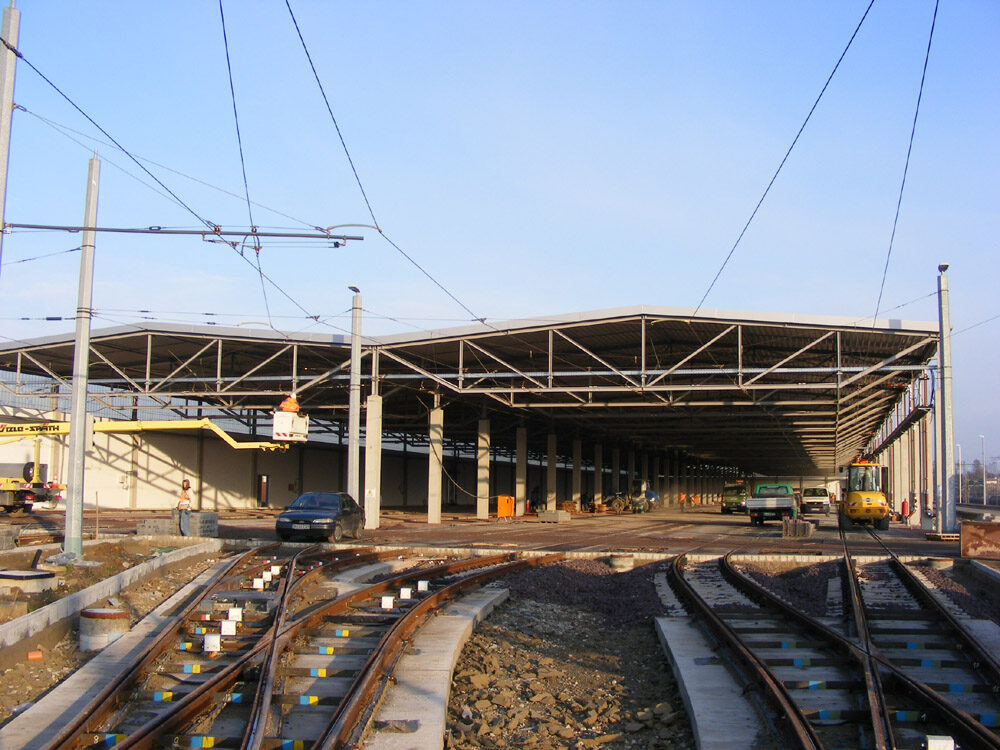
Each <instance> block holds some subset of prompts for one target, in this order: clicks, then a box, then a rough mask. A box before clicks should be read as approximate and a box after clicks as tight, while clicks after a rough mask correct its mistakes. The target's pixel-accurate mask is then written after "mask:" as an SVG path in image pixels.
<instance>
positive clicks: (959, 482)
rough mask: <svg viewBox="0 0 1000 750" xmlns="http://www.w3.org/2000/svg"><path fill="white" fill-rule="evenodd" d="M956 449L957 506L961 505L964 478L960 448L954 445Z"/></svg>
mask: <svg viewBox="0 0 1000 750" xmlns="http://www.w3.org/2000/svg"><path fill="white" fill-rule="evenodd" d="M955 447H956V448H958V504H959V505H961V504H962V479H964V478H965V467H964V466H962V446H961V445H956V446H955Z"/></svg>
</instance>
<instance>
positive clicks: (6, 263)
mask: <svg viewBox="0 0 1000 750" xmlns="http://www.w3.org/2000/svg"><path fill="white" fill-rule="evenodd" d="M80 249H81V248H79V247H71V248H70V249H69V250H59V251H57V252H54V253H45V254H44V255H35V256H33V257H31V258H20V259H19V260H5V261H4V262H3V263H0V265H4V266H16V265H17V264H18V263H28V262H30V261H33V260H41V259H42V258H52V257H55V256H56V255H66V253H75V252H79V251H80Z"/></svg>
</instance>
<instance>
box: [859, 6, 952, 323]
mask: <svg viewBox="0 0 1000 750" xmlns="http://www.w3.org/2000/svg"><path fill="white" fill-rule="evenodd" d="M938 2H939V0H935V2H934V15H933V17H932V18H931V32H930V34H929V35H928V37H927V51H926V52H925V53H924V69H923V72H922V73H921V74H920V89H919V90H918V91H917V106H916V109H915V110H914V111H913V125H912V127H911V128H910V145H909V146H907V147H906V163H905V164H904V165H903V180H902V182H901V183H900V185H899V198H898V199H897V200H896V216H895V217H894V218H893V220H892V234H890V235H889V250H888V252H886V254H885V268H883V269H882V283H881V284H880V285H879V288H878V301H877V302H876V303H875V314H874V315H872V321H873V322H872V326H873V327H874V325H875V323H874V319H875V318H877V317H878V308H879V305H881V304H882V293H883V292H884V291H885V279H886V276H888V275H889V258H891V257H892V245H893V242H894V241H895V239H896V225H897V224H898V223H899V209H900V206H902V205H903V189H904V188H905V187H906V173H907V172H908V171H909V169H910V154H911V153H912V152H913V136H914V134H915V133H916V132H917V116H918V115H919V114H920V100H921V98H923V95H924V81H925V80H926V78H927V62H928V61H929V60H930V57H931V42H932V41H933V40H934V25H935V24H936V23H937V13H938Z"/></svg>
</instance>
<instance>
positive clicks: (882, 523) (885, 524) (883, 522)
mask: <svg viewBox="0 0 1000 750" xmlns="http://www.w3.org/2000/svg"><path fill="white" fill-rule="evenodd" d="M875 528H876V529H878V530H879V531H888V530H889V516H885V517H884V518H880V519H878V520H877V521H876V522H875Z"/></svg>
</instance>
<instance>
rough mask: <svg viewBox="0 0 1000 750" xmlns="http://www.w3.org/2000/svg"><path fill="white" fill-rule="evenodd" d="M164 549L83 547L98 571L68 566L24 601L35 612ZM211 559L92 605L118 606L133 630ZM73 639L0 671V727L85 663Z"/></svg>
mask: <svg viewBox="0 0 1000 750" xmlns="http://www.w3.org/2000/svg"><path fill="white" fill-rule="evenodd" d="M170 549H173V548H166V547H155V546H152V545H150V544H149V543H148V542H147V541H142V540H123V541H121V542H115V543H108V544H101V545H95V546H93V547H87V548H86V557H87V559H89V560H94V561H97V562H100V563H101V564H100V565H99V566H95V567H83V566H74V567H72V568H71V569H68V570H66V571H65V572H64V573H60V574H59V577H60V579H62V580H63V581H64V585H62V586H60V587H59V589H57V590H55V591H52V592H47V595H45V594H39V595H35V596H33V597H28V598H29V599H30V600H33V601H32V603H33V604H34V606H36V607H37V606H41V605H43V604H47V603H48V601H54V600H55V599H57V598H59V597H60V596H65V595H66V594H69V593H72V592H73V591H78V590H80V589H83V588H86V587H87V586H90V585H92V584H94V583H97V582H98V581H101V580H103V579H105V578H107V577H109V576H112V575H115V574H116V573H120V572H121V571H122V570H124V569H126V568H128V567H131V566H133V565H137V564H139V563H142V562H144V561H146V560H147V559H150V558H152V557H154V556H155V555H156V554H157V553H162V552H166V551H169V550H170ZM26 554H27V559H26V561H18V562H21V563H22V567H24V568H29V567H30V565H31V559H32V557H33V552H30V551H26ZM217 559H218V553H215V554H212V555H199V556H196V557H192V558H188V559H187V560H184V561H183V562H182V563H180V564H179V565H178V566H176V567H175V568H173V569H172V570H169V571H166V572H158V573H154V574H153V575H152V576H151V577H149V578H147V579H146V580H145V581H141V582H139V583H137V584H134V585H132V586H130V587H128V588H127V589H124V590H123V591H122V592H121V593H119V594H118V595H117V596H116V597H112V598H111V599H106V600H104V601H103V602H97V603H96V604H95V605H94V606H107V607H111V606H115V607H124V608H125V609H127V610H128V611H129V614H130V618H131V624H132V625H134V624H135V623H136V622H138V621H139V620H141V619H142V618H143V617H145V616H146V615H147V614H148V613H149V612H150V611H151V610H153V609H154V608H155V607H156V606H157V605H158V604H159V603H160V602H162V601H163V600H164V599H167V598H168V597H170V596H171V595H172V594H173V593H174V592H175V591H176V590H177V589H178V588H179V587H181V586H183V585H184V584H185V583H187V582H189V581H190V580H191V579H192V578H194V577H195V576H197V575H198V574H199V573H200V572H201V571H203V570H204V569H205V568H207V567H208V566H209V565H211V564H212V563H214V562H215V561H216V560H217ZM3 567H5V568H8V569H9V568H13V567H15V564H14V562H12V561H11V559H10V558H4V563H3ZM22 596H23V595H22ZM33 608H34V607H33ZM78 637H79V636H78V632H77V629H76V627H74V628H73V630H72V632H70V633H69V634H68V635H67V636H66V637H65V638H63V639H62V640H61V641H60V642H59V643H57V644H56V645H55V646H54V647H52V648H44V647H42V646H41V645H40V644H39V649H38V650H40V651H41V652H42V658H41V660H40V661H27V662H23V663H20V664H18V665H16V666H14V667H12V668H9V669H5V670H2V671H0V725H3V724H5V723H6V722H7V721H9V720H10V719H11V718H12V717H13V716H15V715H16V714H17V713H18V712H19V711H20V710H22V709H24V708H27V707H28V706H30V705H31V704H33V703H35V702H36V701H38V700H39V699H41V698H42V697H43V696H44V695H45V693H47V692H48V691H49V690H51V689H52V688H53V687H55V686H56V685H57V684H59V683H60V682H61V681H62V680H64V679H65V678H66V677H68V676H69V675H70V674H71V673H72V672H73V671H74V670H76V669H78V668H79V667H80V666H81V665H82V664H84V663H85V662H86V661H87V660H88V659H90V657H91V656H92V654H91V653H85V652H81V651H79V650H78V649H77V642H78Z"/></svg>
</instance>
